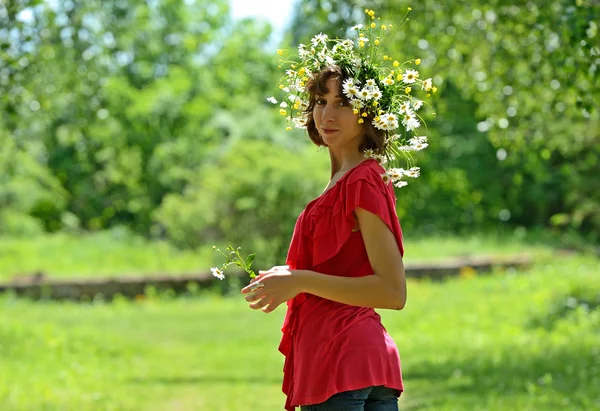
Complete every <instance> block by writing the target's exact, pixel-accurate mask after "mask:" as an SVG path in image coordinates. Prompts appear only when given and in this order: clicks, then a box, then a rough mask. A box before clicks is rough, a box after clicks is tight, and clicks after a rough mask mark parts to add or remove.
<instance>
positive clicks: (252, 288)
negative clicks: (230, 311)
mask: <svg viewBox="0 0 600 411" xmlns="http://www.w3.org/2000/svg"><path fill="white" fill-rule="evenodd" d="M295 271H298V270H289V269H288V266H287V265H279V266H275V267H273V268H271V269H269V270H267V271H259V272H258V274H259V275H258V276H256V277H255V278H253V279H252V281H251V282H250V284H249V285H248V286H246V287H244V288H243V289H242V294H245V295H246V301H248V302H249V303H250V308H252V309H253V310H258V309H262V310H263V312H265V313H270V312H272V311H274V310H275V309H276V308H277V307H279V305H280V304H281V303H283V302H286V301H288V300H291V299H292V298H294V297H295V296H296V295H298V294H299V293H300V289H299V285H298V282H299V281H298V275H294V272H295ZM261 284H262V285H261Z"/></svg>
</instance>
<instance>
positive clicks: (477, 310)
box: [0, 257, 600, 411]
mask: <svg viewBox="0 0 600 411" xmlns="http://www.w3.org/2000/svg"><path fill="white" fill-rule="evenodd" d="M599 265H600V261H599V260H598V259H596V258H592V257H573V258H560V259H557V260H555V261H554V262H553V263H552V264H549V263H544V264H538V265H535V266H534V267H533V268H532V269H531V270H530V271H528V272H504V273H501V272H497V273H495V274H494V275H490V276H485V277H483V276H482V277H477V276H475V277H469V278H455V279H451V280H448V281H445V282H428V281H410V282H409V300H408V304H407V307H406V308H405V309H404V310H403V311H401V312H393V311H385V310H382V311H380V312H381V314H382V317H383V321H384V324H385V326H386V327H387V329H388V331H389V332H390V334H391V335H392V336H393V338H394V339H395V341H396V342H397V344H398V346H399V348H400V351H401V356H402V362H403V371H404V377H405V385H406V392H405V394H403V396H402V398H401V406H402V409H403V410H536V411H537V410H556V409H568V410H590V409H598V408H599V407H600V391H598V387H600V345H599V344H598V341H600V331H599V330H600V311H599V310H598V308H597V307H596V308H595V309H594V307H593V306H589V305H586V304H584V303H583V302H582V301H583V300H581V299H578V297H577V296H570V297H571V298H567V297H569V293H571V292H573V290H588V291H589V290H590V289H596V290H597V292H599V293H600V282H599V281H598V275H599V272H598V267H599ZM586 295H593V293H588V294H586ZM564 301H570V303H569V304H568V305H569V307H571V308H572V309H571V310H570V311H569V312H568V313H565V312H563V311H560V310H558V311H557V310H556V306H557V304H558V303H560V304H562V302H564ZM573 301H575V303H573V304H572V302H573ZM586 307H587V308H586ZM0 310H1V312H2V315H1V316H0V409H2V410H11V411H13V410H14V411H21V410H23V411H39V410H48V411H50V410H52V411H54V410H56V411H58V410H60V411H63V410H77V411H87V410H90V411H91V410H93V411H101V410H119V411H121V410H123V411H127V410H149V411H155V410H156V411H159V410H160V411H171V410H172V411H191V410H194V411H195V410H202V411H239V410H252V409H256V410H262V411H270V410H281V409H282V404H283V402H284V397H283V395H282V394H281V392H280V384H281V369H282V364H283V357H282V356H281V355H280V354H279V353H278V351H277V345H278V342H279V337H280V331H279V328H280V326H281V321H282V319H283V314H284V311H283V310H282V309H278V310H277V311H276V312H274V313H272V314H269V315H266V314H263V313H261V312H254V311H251V310H250V309H248V308H247V305H246V303H245V301H244V300H243V299H242V298H241V297H240V296H238V295H233V296H230V297H226V298H224V297H219V296H216V295H213V294H209V293H204V294H200V295H198V296H196V297H194V298H179V299H174V300H173V299H167V298H160V297H156V298H150V299H143V300H137V301H125V300H121V299H119V300H116V301H115V302H113V303H110V304H107V303H96V304H87V305H81V304H75V303H67V302H63V303H61V302H30V301H26V300H20V299H15V298H12V297H9V296H5V297H2V298H0ZM586 310H588V311H590V312H586ZM557 312H558V313H560V315H559V316H557V315H556V313H557ZM540 320H544V321H540ZM536 324H544V327H545V328H543V327H542V326H540V325H536Z"/></svg>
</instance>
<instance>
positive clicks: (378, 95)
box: [371, 86, 383, 100]
mask: <svg viewBox="0 0 600 411" xmlns="http://www.w3.org/2000/svg"><path fill="white" fill-rule="evenodd" d="M382 96H383V95H382V94H381V90H379V87H377V86H375V87H373V88H371V97H373V99H375V100H379V99H380V98H381V97H382Z"/></svg>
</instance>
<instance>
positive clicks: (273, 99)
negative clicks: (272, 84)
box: [267, 97, 277, 104]
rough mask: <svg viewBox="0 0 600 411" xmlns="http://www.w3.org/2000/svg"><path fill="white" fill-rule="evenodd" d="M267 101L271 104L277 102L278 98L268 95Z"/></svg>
mask: <svg viewBox="0 0 600 411" xmlns="http://www.w3.org/2000/svg"><path fill="white" fill-rule="evenodd" d="M267 101H268V102H269V103H271V104H277V99H276V98H275V97H267Z"/></svg>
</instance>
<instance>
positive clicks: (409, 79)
mask: <svg viewBox="0 0 600 411" xmlns="http://www.w3.org/2000/svg"><path fill="white" fill-rule="evenodd" d="M417 78H419V72H418V71H416V70H410V69H408V70H406V73H404V76H403V77H402V80H403V81H404V82H405V83H408V84H410V83H414V82H415V81H417Z"/></svg>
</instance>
